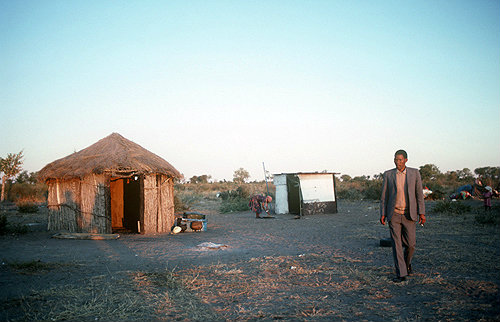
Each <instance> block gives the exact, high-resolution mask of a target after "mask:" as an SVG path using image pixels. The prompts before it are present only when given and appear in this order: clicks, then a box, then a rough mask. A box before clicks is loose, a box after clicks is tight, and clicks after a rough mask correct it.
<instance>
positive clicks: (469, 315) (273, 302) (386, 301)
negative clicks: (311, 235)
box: [179, 254, 499, 321]
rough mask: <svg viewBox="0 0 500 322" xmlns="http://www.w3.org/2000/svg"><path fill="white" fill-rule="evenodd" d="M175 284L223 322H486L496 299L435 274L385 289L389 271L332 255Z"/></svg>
mask: <svg viewBox="0 0 500 322" xmlns="http://www.w3.org/2000/svg"><path fill="white" fill-rule="evenodd" d="M179 278H180V279H181V280H182V281H183V284H184V285H186V286H187V287H188V288H189V289H190V290H192V291H193V292H195V293H196V294H197V295H198V296H199V297H200V298H201V299H202V300H203V302H204V303H207V304H209V305H210V306H211V307H213V308H214V310H215V311H216V312H217V313H218V314H219V315H220V316H222V317H224V319H227V320H235V319H239V320H254V319H262V318H265V319H269V320H271V319H284V320H301V319H307V320H310V319H312V320H316V319H319V320H368V321H386V320H402V321H405V320H412V321H413V320H418V319H429V318H432V319H433V320H434V319H435V320H443V319H444V320H447V319H449V318H451V319H452V320H463V321H465V320H480V319H483V320H489V319H493V317H492V316H491V315H490V314H491V312H495V305H496V304H498V294H499V293H498V285H497V284H496V283H494V282H491V281H482V280H472V279H467V280H463V279H448V278H445V277H443V276H442V275H441V274H439V273H437V272H436V273H431V274H416V276H414V277H412V278H410V279H409V281H408V282H405V283H403V284H402V285H398V284H393V283H392V282H391V281H390V278H392V274H391V268H390V267H387V266H381V267H375V266H373V265H369V264H367V263H366V262H364V261H361V262H360V261H358V260H352V259H351V258H349V257H347V256H346V257H343V256H339V255H338V254H307V255H299V256H279V257H262V258H253V259H251V260H249V261H245V262H238V263H233V264H218V265H212V266H205V267H198V268H196V269H191V270H188V271H184V272H182V274H179ZM417 303H418V304H417ZM495 303H496V304H495ZM496 311H497V313H496V314H498V310H496ZM487 312H490V313H487Z"/></svg>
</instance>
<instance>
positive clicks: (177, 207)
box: [174, 194, 189, 213]
mask: <svg viewBox="0 0 500 322" xmlns="http://www.w3.org/2000/svg"><path fill="white" fill-rule="evenodd" d="M186 210H189V206H188V205H186V204H185V203H184V201H182V200H181V198H179V197H178V196H177V195H176V194H174V212H176V213H181V212H184V211H186Z"/></svg>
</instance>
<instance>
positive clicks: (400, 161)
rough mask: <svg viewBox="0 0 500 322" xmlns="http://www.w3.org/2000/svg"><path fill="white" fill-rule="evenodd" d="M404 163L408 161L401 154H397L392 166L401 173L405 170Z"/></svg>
mask: <svg viewBox="0 0 500 322" xmlns="http://www.w3.org/2000/svg"><path fill="white" fill-rule="evenodd" d="M406 161H408V159H405V157H404V156H402V155H401V154H398V155H396V156H395V157H394V164H395V165H396V168H397V169H398V170H399V171H403V170H404V169H405V167H406Z"/></svg>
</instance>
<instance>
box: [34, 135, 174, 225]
mask: <svg viewBox="0 0 500 322" xmlns="http://www.w3.org/2000/svg"><path fill="white" fill-rule="evenodd" d="M180 177H181V174H180V173H179V171H177V170H176V169H175V168H174V167H173V166H172V165H171V164H170V163H168V162H167V161H165V160H164V159H162V158H161V157H159V156H157V155H156V154H154V153H152V152H150V151H148V150H146V149H144V148H143V147H141V146H140V145H138V144H136V143H134V142H132V141H129V140H127V139H126V138H124V137H123V136H121V135H120V134H118V133H113V134H111V135H109V136H107V137H105V138H103V139H101V140H100V141H98V142H97V143H95V144H93V145H91V146H89V147H88V148H86V149H83V150H81V151H79V152H75V153H73V154H71V155H69V156H67V157H64V158H62V159H59V160H56V161H54V162H51V163H49V164H48V165H46V166H45V167H44V168H43V169H42V170H40V172H39V178H40V179H41V180H43V181H45V182H46V183H47V185H48V187H49V195H48V208H49V224H48V229H49V230H64V231H70V232H92V233H110V232H112V231H121V230H128V231H132V232H141V233H155V232H168V231H170V229H171V227H172V225H173V224H174V221H175V218H174V194H173V181H174V179H175V178H180Z"/></svg>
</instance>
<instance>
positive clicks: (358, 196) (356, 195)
mask: <svg viewBox="0 0 500 322" xmlns="http://www.w3.org/2000/svg"><path fill="white" fill-rule="evenodd" d="M363 197H364V194H363V192H361V191H359V190H358V189H355V188H349V189H345V190H339V191H338V192H337V198H338V199H345V200H362V199H363Z"/></svg>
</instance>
